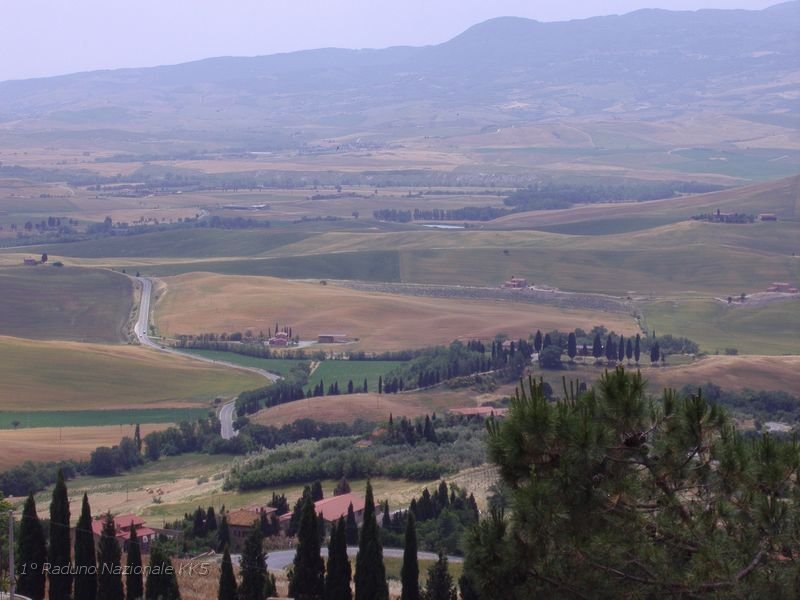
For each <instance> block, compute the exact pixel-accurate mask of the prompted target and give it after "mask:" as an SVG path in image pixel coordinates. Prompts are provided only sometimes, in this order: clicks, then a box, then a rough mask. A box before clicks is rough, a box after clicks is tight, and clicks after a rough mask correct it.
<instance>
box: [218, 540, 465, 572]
mask: <svg viewBox="0 0 800 600" xmlns="http://www.w3.org/2000/svg"><path fill="white" fill-rule="evenodd" d="M321 554H322V556H323V558H327V557H328V548H326V547H323V548H321ZM357 554H358V546H348V547H347V556H349V557H350V558H355V557H356V555H357ZM294 555H295V550H276V551H274V552H270V553H269V554H267V568H268V569H272V570H274V571H277V570H279V569H285V568H287V567H288V566H289V565H291V564H292V563H293V562H294ZM383 556H384V558H403V549H402V548H384V549H383ZM240 558H241V555H239V554H233V555H231V561H232V562H233V564H239V560H240ZM438 558H439V555H438V554H436V553H435V552H417V559H419V560H437V559H438ZM447 560H448V562H451V563H461V562H464V559H463V558H462V557H460V556H448V557H447Z"/></svg>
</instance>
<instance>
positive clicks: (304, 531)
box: [289, 488, 325, 600]
mask: <svg viewBox="0 0 800 600" xmlns="http://www.w3.org/2000/svg"><path fill="white" fill-rule="evenodd" d="M312 489H313V488H312ZM317 521H318V519H317V513H316V512H315V511H314V501H313V499H312V497H311V496H307V497H306V499H305V502H303V510H302V513H301V515H300V527H299V529H298V531H297V551H296V552H295V555H294V565H293V567H292V575H291V578H290V580H289V596H291V597H293V598H296V599H297V600H318V599H321V598H322V593H323V591H324V590H325V563H324V561H323V560H322V556H320V541H319V540H320V537H319V528H318V522H317Z"/></svg>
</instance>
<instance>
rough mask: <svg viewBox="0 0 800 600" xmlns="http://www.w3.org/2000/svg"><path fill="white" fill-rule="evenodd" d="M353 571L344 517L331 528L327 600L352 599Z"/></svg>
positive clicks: (326, 579)
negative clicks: (348, 555) (351, 583)
mask: <svg viewBox="0 0 800 600" xmlns="http://www.w3.org/2000/svg"><path fill="white" fill-rule="evenodd" d="M351 577H352V573H351V570H350V559H349V558H348V557H347V530H346V526H345V522H344V518H343V517H339V521H338V522H337V523H336V525H335V526H334V527H332V528H331V540H330V543H329V545H328V570H327V573H326V574H325V595H324V598H325V600H352V598H353V592H352V590H351V589H350V580H351Z"/></svg>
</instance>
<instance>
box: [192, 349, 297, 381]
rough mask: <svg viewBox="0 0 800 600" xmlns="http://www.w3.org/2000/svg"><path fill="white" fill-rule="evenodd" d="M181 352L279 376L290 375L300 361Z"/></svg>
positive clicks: (230, 353)
mask: <svg viewBox="0 0 800 600" xmlns="http://www.w3.org/2000/svg"><path fill="white" fill-rule="evenodd" d="M181 352H185V353H186V354H197V355H198V356H204V357H206V358H210V359H212V360H224V361H225V362H229V363H233V364H236V365H242V366H243V367H255V368H257V369H264V370H265V371H269V372H270V373H277V374H278V375H288V374H289V371H291V370H292V367H294V366H295V365H296V364H298V363H301V362H308V361H300V360H284V359H282V358H258V357H256V356H245V355H244V354H236V353H235V352H221V351H218V350H186V349H182V350H181Z"/></svg>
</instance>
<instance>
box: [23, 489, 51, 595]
mask: <svg viewBox="0 0 800 600" xmlns="http://www.w3.org/2000/svg"><path fill="white" fill-rule="evenodd" d="M17 549H18V556H17V561H18V562H17V565H18V567H19V566H21V565H25V566H26V568H25V569H24V570H21V571H20V573H19V575H17V591H18V592H19V593H20V594H22V595H23V596H28V597H29V598H33V600H43V599H44V586H45V574H44V573H43V572H42V565H43V564H44V563H45V562H47V543H46V542H45V538H44V529H42V523H41V522H40V521H39V515H38V514H37V513H36V501H35V500H34V499H33V494H30V495H29V496H28V499H27V500H25V506H24V508H23V509H22V522H21V523H20V526H19V542H18V546H17ZM33 565H36V568H35V569H34V568H32V566H33Z"/></svg>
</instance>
